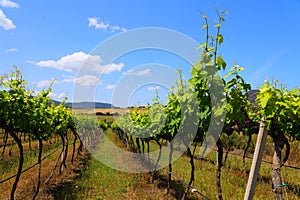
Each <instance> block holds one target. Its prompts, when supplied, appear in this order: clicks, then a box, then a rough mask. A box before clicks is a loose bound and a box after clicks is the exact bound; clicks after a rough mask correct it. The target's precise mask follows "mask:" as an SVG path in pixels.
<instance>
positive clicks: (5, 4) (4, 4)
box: [0, 0, 20, 8]
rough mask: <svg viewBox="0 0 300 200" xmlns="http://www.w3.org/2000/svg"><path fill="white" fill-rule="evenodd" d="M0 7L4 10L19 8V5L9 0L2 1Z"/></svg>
mask: <svg viewBox="0 0 300 200" xmlns="http://www.w3.org/2000/svg"><path fill="white" fill-rule="evenodd" d="M0 6H2V7H4V8H19V7H20V6H19V4H18V3H15V2H12V1H9V0H0Z"/></svg>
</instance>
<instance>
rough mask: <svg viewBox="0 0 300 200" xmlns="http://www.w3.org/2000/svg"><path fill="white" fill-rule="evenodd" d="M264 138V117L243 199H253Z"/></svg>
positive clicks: (265, 131) (265, 133)
mask: <svg viewBox="0 0 300 200" xmlns="http://www.w3.org/2000/svg"><path fill="white" fill-rule="evenodd" d="M266 138H267V129H266V125H265V120H264V118H262V119H261V122H260V127H259V133H258V137H257V141H256V146H255V152H254V157H253V160H252V165H251V170H250V174H249V179H248V184H247V189H246V193H245V197H244V200H252V199H253V196H254V192H255V186H256V182H257V177H258V174H259V169H260V164H261V159H262V155H263V152H264V148H265V143H266Z"/></svg>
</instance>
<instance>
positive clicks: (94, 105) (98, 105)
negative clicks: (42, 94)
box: [52, 100, 114, 109]
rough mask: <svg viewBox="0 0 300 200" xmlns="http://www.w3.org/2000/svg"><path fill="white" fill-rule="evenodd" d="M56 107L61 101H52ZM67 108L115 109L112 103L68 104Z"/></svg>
mask: <svg viewBox="0 0 300 200" xmlns="http://www.w3.org/2000/svg"><path fill="white" fill-rule="evenodd" d="M52 101H53V102H54V104H55V105H59V104H60V101H56V100H52ZM66 107H68V108H74V109H91V108H114V106H113V105H112V104H110V103H101V102H75V103H72V102H66Z"/></svg>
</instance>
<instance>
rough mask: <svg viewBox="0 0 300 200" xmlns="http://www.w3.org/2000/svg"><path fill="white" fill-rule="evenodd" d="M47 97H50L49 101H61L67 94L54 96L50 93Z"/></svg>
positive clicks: (54, 94)
mask: <svg viewBox="0 0 300 200" xmlns="http://www.w3.org/2000/svg"><path fill="white" fill-rule="evenodd" d="M49 97H50V98H51V99H58V100H62V99H64V98H66V97H67V94H66V93H60V94H56V93H53V92H50V94H49Z"/></svg>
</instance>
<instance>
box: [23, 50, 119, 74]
mask: <svg viewBox="0 0 300 200" xmlns="http://www.w3.org/2000/svg"><path fill="white" fill-rule="evenodd" d="M28 62H29V63H31V64H35V65H37V66H39V67H50V68H55V69H59V70H64V71H67V72H78V70H80V69H81V70H85V71H94V72H97V73H100V74H110V73H112V72H114V71H121V70H122V68H123V67H124V63H119V64H115V63H112V64H109V65H101V62H102V59H101V57H100V56H98V55H90V54H86V53H84V52H75V53H73V54H71V55H66V56H63V57H61V58H60V59H59V60H42V61H38V62H33V61H28Z"/></svg>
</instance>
